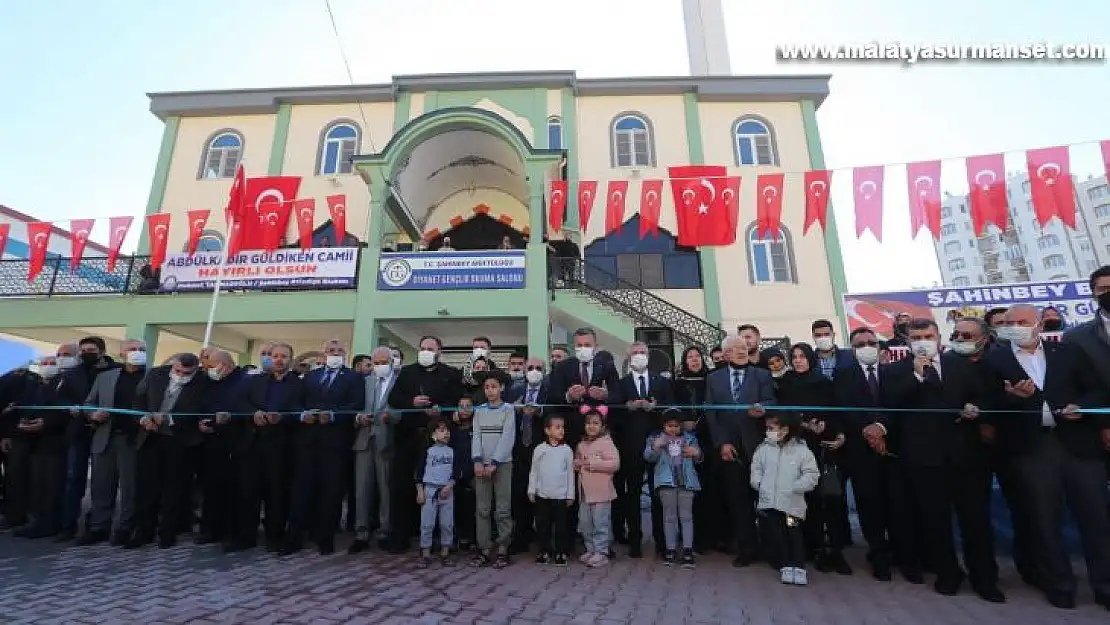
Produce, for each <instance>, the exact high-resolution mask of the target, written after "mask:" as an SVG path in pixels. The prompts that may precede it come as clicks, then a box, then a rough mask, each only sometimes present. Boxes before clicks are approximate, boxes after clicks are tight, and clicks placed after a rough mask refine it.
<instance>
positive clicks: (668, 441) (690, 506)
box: [644, 409, 702, 568]
mask: <svg viewBox="0 0 1110 625" xmlns="http://www.w3.org/2000/svg"><path fill="white" fill-rule="evenodd" d="M684 420H685V419H684V418H683V416H682V413H681V412H680V411H679V410H675V409H671V410H667V411H665V412H664V413H663V431H662V432H661V433H659V434H657V435H655V436H651V437H649V438H648V440H647V447H646V448H645V449H644V460H646V461H647V462H648V463H650V464H654V465H655V472H654V475H655V492H656V493H657V494H658V496H659V501H660V503H661V504H662V505H663V536H664V538H665V540H666V543H667V544H666V549H665V550H664V551H663V564H666V565H667V566H671V565H673V564H674V563H675V562H676V561H680V562H681V564H682V567H683V568H694V493H696V492H697V491H699V490H701V484H700V482H698V474H697V471H695V470H694V463H695V462H701V459H702V454H701V447H700V446H699V445H698V438H697V436H695V435H694V433H693V432H691V431H683V428H682V422H683V421H684ZM680 530H681V532H682V555H681V556H679V555H678V552H677V548H678V534H679V531H680Z"/></svg>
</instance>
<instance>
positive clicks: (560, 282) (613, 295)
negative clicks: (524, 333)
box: [551, 258, 725, 350]
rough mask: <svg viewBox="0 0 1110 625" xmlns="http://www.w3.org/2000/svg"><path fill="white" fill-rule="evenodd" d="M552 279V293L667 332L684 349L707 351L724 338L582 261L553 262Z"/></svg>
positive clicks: (700, 321)
mask: <svg viewBox="0 0 1110 625" xmlns="http://www.w3.org/2000/svg"><path fill="white" fill-rule="evenodd" d="M551 279H552V288H553V289H557V290H571V291H577V292H579V293H582V294H584V295H586V296H587V297H590V298H592V299H594V300H595V301H597V302H599V303H600V304H602V305H603V306H606V307H607V308H610V309H612V310H615V311H617V312H619V313H622V314H624V315H626V316H628V317H630V318H632V319H635V320H637V321H640V322H642V323H643V324H644V325H650V326H664V327H667V328H670V329H671V330H673V331H674V333H675V336H676V337H677V338H678V339H679V340H680V342H681V343H683V344H684V346H685V347H690V346H697V347H700V348H702V349H703V350H708V349H712V348H713V347H716V346H717V345H720V344H721V341H722V340H724V338H725V332H724V330H721V329H720V328H718V327H717V326H715V325H713V324H711V323H709V322H708V321H706V320H705V319H702V318H701V317H698V316H697V315H692V314H690V313H688V312H686V311H685V310H682V309H681V308H679V307H678V306H675V305H674V304H672V303H670V302H668V301H667V300H665V299H663V298H661V297H659V296H658V295H654V294H652V293H649V292H648V291H645V290H644V289H642V288H640V287H639V286H637V285H635V284H632V283H631V282H628V281H626V280H622V279H621V278H619V277H617V276H614V275H613V274H611V273H609V272H608V271H605V270H604V269H600V268H598V267H596V266H594V265H591V264H589V263H588V262H587V261H584V260H582V259H581V258H558V259H553V260H552V261H551Z"/></svg>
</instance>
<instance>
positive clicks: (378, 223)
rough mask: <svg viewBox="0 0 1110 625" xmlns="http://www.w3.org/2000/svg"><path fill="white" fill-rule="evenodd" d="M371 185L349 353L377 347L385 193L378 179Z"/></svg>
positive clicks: (385, 190) (386, 192) (384, 188)
mask: <svg viewBox="0 0 1110 625" xmlns="http://www.w3.org/2000/svg"><path fill="white" fill-rule="evenodd" d="M373 179H374V181H375V182H374V183H372V184H371V185H370V219H369V220H368V221H369V228H368V232H367V235H366V247H365V248H363V249H362V254H361V256H360V258H359V265H358V292H357V295H356V297H355V318H354V329H353V331H352V333H351V337H352V338H351V353H354V354H366V353H370V350H372V349H374V347H376V346H377V345H378V321H377V318H376V317H375V316H374V307H373V302H374V300H375V299H376V298H377V297H378V265H379V263H380V262H381V257H382V233H383V232H384V229H385V219H386V216H385V199H386V197H387V194H388V191H387V189H386V186H385V182H384V180H383V178H382V177H381V176H373Z"/></svg>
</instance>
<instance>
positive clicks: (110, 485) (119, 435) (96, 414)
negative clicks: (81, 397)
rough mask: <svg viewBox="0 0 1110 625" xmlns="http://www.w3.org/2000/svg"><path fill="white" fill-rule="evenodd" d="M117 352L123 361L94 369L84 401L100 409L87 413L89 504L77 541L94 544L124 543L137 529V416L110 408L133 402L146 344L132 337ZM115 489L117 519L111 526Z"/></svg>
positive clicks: (143, 366) (142, 371) (123, 407)
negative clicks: (99, 371) (117, 365)
mask: <svg viewBox="0 0 1110 625" xmlns="http://www.w3.org/2000/svg"><path fill="white" fill-rule="evenodd" d="M120 358H121V360H122V362H123V363H124V364H123V366H122V367H120V368H118V369H112V370H109V371H105V372H104V373H103V374H101V375H98V376H97V377H96V381H95V382H93V387H92V390H90V391H89V395H88V397H86V398H85V401H84V402H83V403H84V404H85V405H86V406H98V407H99V408H100V410H95V411H93V412H92V413H91V414H89V420H90V421H91V422H93V423H94V424H96V429H95V431H94V432H93V438H92V448H91V449H92V509H91V511H90V516H89V524H88V526H87V527H86V529H85V533H84V535H82V536H81V539H80V540H79V541H78V543H77V544H78V545H95V544H97V543H101V542H104V541H105V540H109V538H110V539H111V542H112V544H113V545H116V546H122V545H124V544H126V543H127V540H128V539H129V538H130V537H131V532H132V531H133V530H134V529H135V478H136V471H137V456H136V452H135V434H136V433H137V428H138V419H136V418H135V417H133V416H131V415H129V414H123V413H115V412H111V410H112V409H118V410H130V409H131V407H132V406H134V405H135V392H136V390H137V389H138V387H139V382H141V381H142V379H143V377H144V376H145V375H146V359H147V353H146V344H144V343H143V342H142V341H139V340H135V339H130V340H126V341H123V342H122V343H120ZM117 491H118V492H119V502H118V503H119V525H117V526H116V528H115V531H114V532H112V519H113V518H114V517H115V514H116V503H117V501H116V499H117V498H116V493H117ZM109 532H111V534H109Z"/></svg>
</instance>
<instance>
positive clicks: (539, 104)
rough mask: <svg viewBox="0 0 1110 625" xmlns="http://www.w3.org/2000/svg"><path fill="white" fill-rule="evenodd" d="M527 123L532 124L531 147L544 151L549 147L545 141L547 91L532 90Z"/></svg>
mask: <svg viewBox="0 0 1110 625" xmlns="http://www.w3.org/2000/svg"><path fill="white" fill-rule="evenodd" d="M527 115H528V121H529V123H530V124H532V132H534V133H536V136H535V137H532V146H533V147H536V148H540V149H543V150H546V149H547V148H549V147H551V146H550V145H548V140H547V116H548V114H547V89H533V90H532V106H531V107H529V110H528V112H527Z"/></svg>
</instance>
